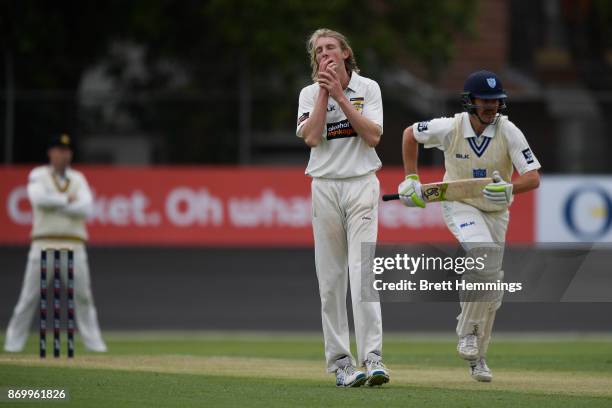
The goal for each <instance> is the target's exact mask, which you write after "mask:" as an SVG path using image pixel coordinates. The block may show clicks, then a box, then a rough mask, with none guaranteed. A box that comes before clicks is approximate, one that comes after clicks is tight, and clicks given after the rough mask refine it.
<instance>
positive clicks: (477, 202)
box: [412, 112, 541, 211]
mask: <svg viewBox="0 0 612 408" xmlns="http://www.w3.org/2000/svg"><path fill="white" fill-rule="evenodd" d="M412 129H413V131H414V136H415V139H416V140H417V141H418V142H419V143H423V144H424V145H425V147H427V148H430V147H437V148H438V149H440V150H442V151H444V166H445V168H446V174H445V175H444V180H460V179H466V178H480V177H491V176H492V174H493V171H495V170H497V171H499V173H500V176H501V177H502V179H504V180H505V181H508V182H509V181H510V180H511V179H512V172H513V168H516V170H517V171H518V173H519V174H524V173H526V172H528V171H531V170H537V169H539V168H540V167H541V166H540V163H539V162H538V159H537V158H536V157H535V155H534V154H533V152H532V151H531V148H530V147H529V144H528V143H527V140H526V139H525V136H524V135H523V133H522V132H521V131H520V130H519V129H518V128H517V127H516V126H515V125H514V124H513V123H512V122H510V121H509V120H508V118H507V117H506V116H501V117H500V118H499V119H498V120H497V121H496V123H495V124H493V125H489V126H487V127H486V128H485V130H484V131H483V133H482V134H481V135H480V136H476V134H475V132H474V130H473V128H472V125H471V124H470V120H469V115H468V113H467V112H463V113H458V114H457V115H455V117H452V118H438V119H433V120H431V121H429V122H420V123H415V124H414V125H413V128H412ZM461 201H462V202H465V203H466V204H470V205H473V206H475V207H477V208H479V209H481V210H483V211H499V210H501V209H503V208H502V207H500V206H499V205H497V204H494V203H492V202H491V201H489V200H487V199H485V198H484V197H478V198H471V199H464V200H461ZM504 207H505V206H504Z"/></svg>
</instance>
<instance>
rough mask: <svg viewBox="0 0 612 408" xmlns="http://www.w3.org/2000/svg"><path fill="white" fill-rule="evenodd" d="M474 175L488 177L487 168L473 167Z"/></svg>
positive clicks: (475, 176)
mask: <svg viewBox="0 0 612 408" xmlns="http://www.w3.org/2000/svg"><path fill="white" fill-rule="evenodd" d="M472 177H474V178H485V177H487V169H472Z"/></svg>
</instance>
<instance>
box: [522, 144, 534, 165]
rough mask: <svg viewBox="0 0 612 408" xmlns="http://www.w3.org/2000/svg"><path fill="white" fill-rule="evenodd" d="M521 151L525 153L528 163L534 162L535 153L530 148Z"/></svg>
mask: <svg viewBox="0 0 612 408" xmlns="http://www.w3.org/2000/svg"><path fill="white" fill-rule="evenodd" d="M521 153H523V157H524V158H525V161H526V162H527V164H531V163H533V153H532V152H531V149H530V148H526V149H525V150H521Z"/></svg>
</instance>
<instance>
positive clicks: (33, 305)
mask: <svg viewBox="0 0 612 408" xmlns="http://www.w3.org/2000/svg"><path fill="white" fill-rule="evenodd" d="M47 154H48V156H49V162H50V164H49V165H48V166H40V167H36V168H35V169H33V170H32V171H31V172H30V175H29V177H28V198H29V199H30V203H31V204H32V211H33V215H34V217H33V223H32V245H31V246H30V252H29V254H28V261H27V265H26V271H25V276H24V279H23V286H22V288H21V294H20V295H19V300H18V301H17V305H16V306H15V309H14V311H13V315H12V317H11V320H10V322H9V325H8V328H7V330H6V339H5V344H4V350H5V351H9V352H19V351H22V350H23V348H24V346H25V343H26V340H27V338H28V334H29V330H30V326H31V324H32V320H33V318H34V314H35V312H36V311H37V310H38V306H39V303H40V253H41V251H42V249H44V248H52V249H64V248H66V249H72V250H73V251H74V284H75V288H74V294H75V315H76V316H75V318H76V324H77V328H78V330H79V335H80V336H81V338H82V339H83V343H84V344H85V347H86V348H87V349H88V350H90V351H97V352H105V351H106V344H105V343H104V340H103V339H102V335H101V334H100V327H99V326H98V315H97V312H96V307H95V305H94V300H93V296H92V293H91V287H90V277H89V267H88V264H87V252H86V250H85V241H86V240H87V230H86V227H85V219H86V217H87V215H89V214H90V213H91V211H92V209H93V199H92V194H91V190H90V189H89V185H88V184H87V180H86V179H85V176H83V174H82V173H81V172H79V171H76V170H74V169H72V168H70V162H71V160H72V141H71V139H70V136H69V135H67V134H61V135H58V136H56V137H54V138H53V139H52V140H51V143H50V145H49V149H48V151H47ZM64 275H65V271H62V280H63V281H64V283H65V282H66V276H64ZM51 276H52V274H48V275H47V278H48V279H50V278H51Z"/></svg>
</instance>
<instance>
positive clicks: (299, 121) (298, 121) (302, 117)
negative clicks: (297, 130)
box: [297, 112, 310, 126]
mask: <svg viewBox="0 0 612 408" xmlns="http://www.w3.org/2000/svg"><path fill="white" fill-rule="evenodd" d="M309 116H310V112H306V113H303V114H302V116H300V117H299V118H298V120H297V124H298V126H299V125H300V123H302V122H303V121H305V120H306V119H308V117H309Z"/></svg>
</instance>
